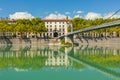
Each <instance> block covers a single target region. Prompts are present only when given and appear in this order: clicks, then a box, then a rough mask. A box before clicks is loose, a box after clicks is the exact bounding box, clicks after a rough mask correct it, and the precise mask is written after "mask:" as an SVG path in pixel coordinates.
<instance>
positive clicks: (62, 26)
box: [44, 19, 69, 38]
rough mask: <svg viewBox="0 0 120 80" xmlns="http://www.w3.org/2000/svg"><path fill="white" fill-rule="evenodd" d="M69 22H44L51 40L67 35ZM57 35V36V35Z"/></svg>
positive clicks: (51, 20) (55, 20) (60, 20)
mask: <svg viewBox="0 0 120 80" xmlns="http://www.w3.org/2000/svg"><path fill="white" fill-rule="evenodd" d="M68 21H69V20H65V19H59V20H57V19H50V20H48V19H46V20H44V22H45V27H46V28H47V35H48V36H49V37H51V38H54V37H57V36H61V35H64V34H67V32H68V30H67V28H68V26H69V24H68ZM56 34H57V35H56Z"/></svg>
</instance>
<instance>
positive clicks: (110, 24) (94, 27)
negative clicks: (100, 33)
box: [58, 20, 120, 39]
mask: <svg viewBox="0 0 120 80" xmlns="http://www.w3.org/2000/svg"><path fill="white" fill-rule="evenodd" d="M114 26H120V20H117V21H113V22H108V23H104V24H101V25H97V26H91V27H88V28H84V29H81V30H77V31H74V32H70V33H68V34H65V35H61V36H59V37H58V39H60V38H64V37H69V36H73V35H74V34H78V33H84V32H89V31H92V30H98V29H104V28H109V27H114Z"/></svg>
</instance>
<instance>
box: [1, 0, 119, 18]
mask: <svg viewBox="0 0 120 80" xmlns="http://www.w3.org/2000/svg"><path fill="white" fill-rule="evenodd" d="M119 8H120V0H0V17H9V15H10V14H14V13H15V12H27V13H30V14H31V15H32V16H34V17H41V18H44V17H46V16H48V15H50V14H62V15H68V16H70V17H71V18H73V17H75V16H76V15H79V16H82V17H85V16H86V15H87V14H88V13H89V12H94V13H97V14H99V15H105V14H106V15H107V14H109V13H113V12H115V11H116V10H118V9H119Z"/></svg>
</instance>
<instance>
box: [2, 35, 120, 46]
mask: <svg viewBox="0 0 120 80" xmlns="http://www.w3.org/2000/svg"><path fill="white" fill-rule="evenodd" d="M74 41H75V43H77V44H79V45H98V44H99V45H103V44H105V45H107V44H116V45H118V44H120V37H115V38H92V39H91V38H82V39H74ZM0 44H23V45H26V44H31V45H61V41H60V40H58V41H57V40H56V39H35V38H29V39H19V38H12V39H8V38H2V39H0Z"/></svg>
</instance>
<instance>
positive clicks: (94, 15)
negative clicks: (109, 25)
mask: <svg viewBox="0 0 120 80" xmlns="http://www.w3.org/2000/svg"><path fill="white" fill-rule="evenodd" d="M96 18H102V15H101V14H99V13H95V12H89V13H88V14H87V15H86V16H85V19H96Z"/></svg>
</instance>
